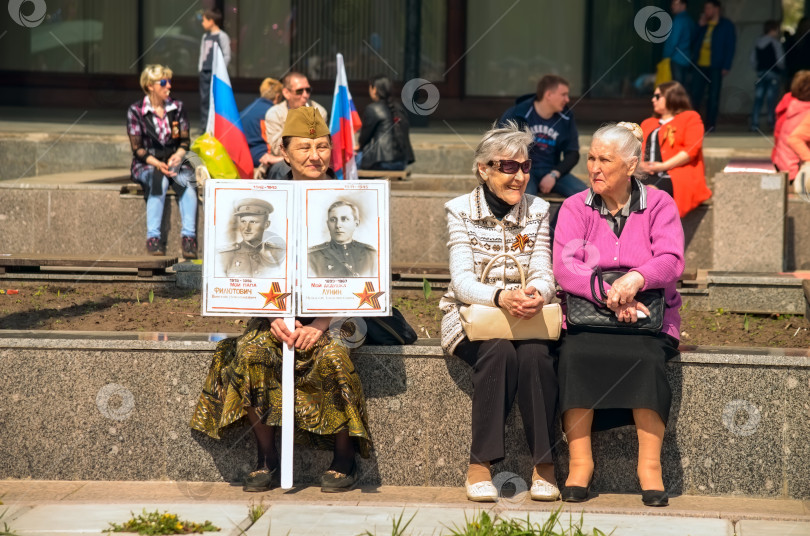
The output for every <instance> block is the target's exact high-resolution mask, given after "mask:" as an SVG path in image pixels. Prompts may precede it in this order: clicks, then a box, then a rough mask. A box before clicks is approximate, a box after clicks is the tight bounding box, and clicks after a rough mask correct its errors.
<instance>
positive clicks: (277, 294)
mask: <svg viewBox="0 0 810 536" xmlns="http://www.w3.org/2000/svg"><path fill="white" fill-rule="evenodd" d="M259 294H260V295H261V296H262V297H263V298H264V300H265V301H264V305H262V308H265V307H267V306H268V305H270V304H271V303H272V304H273V307H275V308H276V309H279V310H284V309H286V308H287V304H286V303H285V302H284V300H286V299H287V296H289V295H290V293H289V292H281V287H279V285H278V281H275V282H273V284H272V285H271V287H270V290H269V291H268V292H259Z"/></svg>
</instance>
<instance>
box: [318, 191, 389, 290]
mask: <svg viewBox="0 0 810 536" xmlns="http://www.w3.org/2000/svg"><path fill="white" fill-rule="evenodd" d="M359 225H360V211H359V210H358V208H357V205H356V204H355V203H353V202H352V201H349V200H346V199H339V200H337V201H334V202H333V203H332V204H331V205H329V208H328V209H327V211H326V227H327V228H328V230H329V238H330V239H329V241H328V242H324V243H322V244H318V245H316V246H313V247H310V248H309V251H308V255H307V258H308V275H309V276H310V277H374V276H376V275H377V270H378V266H377V249H376V248H375V247H374V246H371V245H369V244H366V243H363V242H359V241H357V240H355V239H354V234H355V231H356V230H357V227H358V226H359Z"/></svg>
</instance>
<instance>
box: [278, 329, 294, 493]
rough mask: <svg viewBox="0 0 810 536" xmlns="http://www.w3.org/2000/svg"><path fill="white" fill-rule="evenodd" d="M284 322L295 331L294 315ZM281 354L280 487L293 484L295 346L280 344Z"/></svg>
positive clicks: (284, 487)
mask: <svg viewBox="0 0 810 536" xmlns="http://www.w3.org/2000/svg"><path fill="white" fill-rule="evenodd" d="M284 324H285V325H286V326H287V329H289V330H290V332H293V331H295V317H290V316H285V317H284ZM282 347H283V351H282V354H281V359H282V361H281V488H282V489H290V488H292V486H293V433H294V431H295V375H294V372H295V348H292V349H291V348H290V347H289V346H288V345H286V344H282Z"/></svg>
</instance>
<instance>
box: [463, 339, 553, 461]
mask: <svg viewBox="0 0 810 536" xmlns="http://www.w3.org/2000/svg"><path fill="white" fill-rule="evenodd" d="M454 353H455V355H456V356H457V357H459V358H461V359H463V360H464V361H466V362H467V363H468V364H469V365H470V366H471V367H472V384H473V395H472V445H471V446H470V463H483V462H492V463H497V462H499V461H501V460H503V458H504V453H505V447H504V437H503V434H504V425H505V424H506V417H507V416H508V415H509V411H510V410H511V409H512V405H513V404H514V401H515V398H517V402H518V407H519V408H520V415H521V417H522V418H523V428H524V430H525V432H526V440H527V441H528V443H529V451H530V452H531V455H532V460H533V463H534V464H535V465H537V464H538V463H552V457H551V443H552V438H553V437H554V430H553V422H554V413H555V410H556V404H557V392H558V388H557V376H556V374H555V373H554V360H553V358H552V356H551V353H550V351H549V346H548V344H547V343H545V342H543V341H540V340H528V341H509V340H505V339H493V340H489V341H475V342H472V341H469V340H468V339H464V340H462V341H461V342H460V343H459V345H458V346H457V347H456V350H455V352H454Z"/></svg>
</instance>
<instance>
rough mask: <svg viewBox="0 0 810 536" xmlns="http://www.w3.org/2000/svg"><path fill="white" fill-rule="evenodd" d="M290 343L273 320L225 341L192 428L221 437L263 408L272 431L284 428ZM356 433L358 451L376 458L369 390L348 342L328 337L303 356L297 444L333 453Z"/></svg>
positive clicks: (299, 358) (298, 369) (298, 371)
mask: <svg viewBox="0 0 810 536" xmlns="http://www.w3.org/2000/svg"><path fill="white" fill-rule="evenodd" d="M281 356H282V343H281V342H280V341H279V340H278V339H276V338H275V337H274V336H273V335H272V333H270V322H269V321H268V320H267V319H253V320H251V322H250V323H249V324H248V327H247V329H246V330H245V332H244V333H243V334H242V335H240V336H239V337H236V338H229V339H225V340H223V341H220V342H219V344H218V345H217V348H216V351H215V353H214V359H213V361H212V362H211V368H210V369H209V371H208V377H207V378H206V379H205V383H204V385H203V391H202V394H200V400H199V401H198V402H197V407H196V409H195V410H194V415H193V416H192V418H191V423H190V426H191V428H193V429H195V430H199V431H200V432H204V433H206V434H208V435H209V436H211V437H213V438H216V439H219V437H220V431H221V430H222V429H224V428H225V427H227V426H230V425H232V424H235V423H237V422H239V421H241V420H242V418H243V417H245V416H246V408H248V407H255V408H257V410H258V413H259V414H260V415H262V416H263V419H262V422H264V423H265V424H267V425H268V426H281V362H282V358H281ZM344 429H348V431H349V435H350V436H351V437H352V438H354V440H355V446H356V448H357V452H358V453H359V454H360V455H361V456H362V457H364V458H368V456H369V452H370V450H371V446H372V445H371V436H370V435H369V431H368V416H367V413H366V400H365V398H364V396H363V386H362V385H361V383H360V377H359V376H358V375H357V371H356V370H355V368H354V364H353V363H352V361H351V358H350V356H349V350H348V348H346V347H345V346H344V345H343V344H341V343H340V341H337V340H335V339H332V337H331V336H330V335H329V334H328V333H324V334H323V335H322V336H321V338H320V339H319V340H318V342H317V343H315V345H313V346H312V348H310V349H309V350H307V351H301V350H295V442H296V443H297V444H299V445H304V446H310V447H314V448H318V449H325V450H331V449H332V448H333V447H334V435H335V434H336V433H337V432H340V431H342V430H344Z"/></svg>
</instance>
